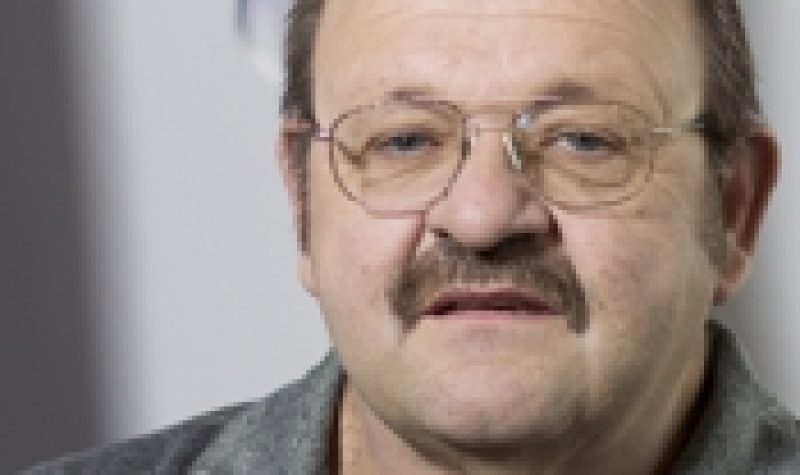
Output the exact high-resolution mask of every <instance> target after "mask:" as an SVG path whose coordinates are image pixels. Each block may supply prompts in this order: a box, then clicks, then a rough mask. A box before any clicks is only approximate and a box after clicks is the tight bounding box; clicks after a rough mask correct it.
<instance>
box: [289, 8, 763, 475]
mask: <svg viewBox="0 0 800 475" xmlns="http://www.w3.org/2000/svg"><path fill="white" fill-rule="evenodd" d="M688 5H689V4H688V3H687V2H684V1H679V2H662V1H656V0H640V1H634V0H629V1H623V0H592V1H587V0H503V1H500V2H485V1H477V0H393V1H392V2H375V1H372V0H369V1H368V0H337V1H331V2H328V5H327V7H326V10H325V13H324V16H323V19H322V24H321V27H320V32H319V37H318V44H317V57H316V60H315V70H316V88H315V100H316V107H317V114H318V119H319V121H320V122H321V123H322V124H329V123H331V121H332V120H333V119H334V118H335V117H336V116H337V115H338V114H340V113H341V112H343V111H345V110H348V109H351V108H353V107H355V106H358V105H362V104H368V103H371V102H373V101H375V100H376V99H379V98H380V97H382V96H383V95H384V94H385V93H386V92H387V91H389V90H392V89H394V88H401V87H423V88H425V89H427V90H430V91H431V95H433V96H434V97H437V98H446V99H448V100H451V101H454V102H456V103H458V104H459V105H461V106H462V107H464V108H467V109H470V108H472V107H473V106H475V105H479V104H491V103H495V102H497V101H498V100H502V101H511V100H514V99H517V98H522V99H524V98H528V97H530V96H531V95H535V94H537V93H540V92H541V91H546V90H548V88H549V87H551V86H552V85H553V84H555V83H557V82H558V81H560V80H563V79H568V80H571V81H576V82H580V83H583V84H587V85H589V86H591V88H592V89H594V90H595V91H596V92H597V94H598V95H599V96H600V97H601V98H603V99H611V100H619V101H624V102H627V103H630V104H634V105H636V106H637V107H639V108H640V109H642V110H643V111H644V112H645V113H646V114H648V116H649V117H651V118H652V119H653V120H655V121H657V122H659V123H662V124H665V125H676V124H681V123H684V122H686V121H688V120H690V119H692V118H693V117H694V116H695V115H696V114H697V113H698V112H699V111H700V110H701V107H702V104H703V98H704V92H703V91H704V88H703V84H705V76H704V75H705V68H704V63H703V61H704V60H703V58H702V56H701V48H700V46H699V38H700V35H699V33H698V32H697V31H696V28H697V26H696V23H695V21H694V19H693V16H692V13H691V11H690V9H689V7H688ZM487 72H491V74H487ZM293 125H294V124H292V123H290V122H289V121H287V122H286V123H285V124H284V134H283V135H282V137H283V140H282V142H281V143H280V154H279V155H280V157H281V164H282V169H283V171H284V178H285V181H286V185H287V188H288V189H289V192H290V194H291V196H292V197H293V199H294V204H295V209H296V211H297V210H298V209H299V207H300V204H299V201H298V197H299V196H300V195H299V193H297V183H296V182H295V179H294V176H293V174H292V173H290V172H289V170H290V166H289V162H290V154H291V150H292V146H293V144H292V143H291V142H290V139H289V137H290V136H291V134H290V133H289V132H290V131H291V129H292V127H293ZM754 130H755V131H754V133H753V136H751V137H747V138H745V139H743V140H742V141H741V143H740V144H739V145H738V146H737V148H736V153H737V154H738V155H739V157H738V158H739V159H738V160H736V161H735V164H734V165H733V167H732V168H731V171H730V173H728V174H727V175H726V176H727V177H728V178H727V179H726V181H725V182H724V183H723V187H722V190H721V192H722V196H724V197H726V200H725V201H724V204H723V206H724V209H723V210H722V212H723V216H724V219H723V226H724V229H722V230H721V232H723V233H724V238H723V239H724V241H725V242H726V243H727V244H728V246H727V249H726V252H725V259H724V262H723V263H722V264H721V265H713V264H712V262H711V261H710V259H709V256H708V252H707V248H706V246H705V245H704V242H703V239H701V238H700V236H701V234H702V233H701V230H702V229H703V226H706V225H707V224H708V212H707V208H708V207H707V206H704V205H703V203H704V200H707V195H708V188H707V187H708V183H709V182H710V181H709V179H708V176H709V173H710V172H709V171H708V168H707V164H706V156H705V155H706V154H705V148H704V144H703V142H702V139H701V138H700V137H698V136H696V135H693V134H681V135H679V136H677V137H676V138H675V139H674V140H672V141H671V142H669V143H668V144H667V145H665V146H663V147H661V148H660V149H659V151H658V158H657V160H656V165H655V172H654V175H653V178H652V180H651V182H650V183H649V184H648V186H647V188H646V189H645V190H644V191H643V192H642V193H641V194H639V195H637V196H636V197H635V198H634V199H633V200H631V201H629V202H626V203H624V204H621V205H617V206H614V207H610V208H604V209H600V210H593V211H583V212H574V211H573V212H568V211H565V210H561V209H558V208H556V207H552V206H548V205H546V204H543V203H541V202H539V201H538V200H536V199H535V196H533V195H532V194H531V193H530V192H529V191H528V190H525V189H523V187H521V186H520V185H519V182H518V181H517V180H515V177H514V176H513V172H512V171H511V170H510V169H509V167H508V166H507V163H506V160H508V158H507V157H506V156H505V154H504V153H503V148H502V143H501V142H500V139H499V136H497V135H492V134H488V135H486V136H482V137H481V140H480V142H479V145H478V146H477V147H476V148H475V149H474V150H473V152H472V154H471V155H470V157H469V160H468V162H467V165H466V167H465V168H464V170H463V171H462V173H461V175H460V176H459V179H458V181H457V182H456V183H455V185H454V186H453V188H452V189H451V191H450V193H449V194H448V196H447V198H446V199H444V200H442V201H440V202H438V203H437V204H436V205H435V206H433V207H432V208H431V209H429V210H428V211H426V212H424V213H417V214H414V215H407V216H403V217H393V218H387V217H380V216H375V215H371V214H370V213H367V212H366V211H365V210H364V209H363V208H361V207H359V206H358V205H357V204H355V203H353V202H351V201H349V200H347V198H346V197H345V196H344V195H343V194H342V193H341V191H340V190H339V188H338V187H337V185H336V183H335V182H334V180H333V178H332V176H331V173H330V170H329V169H328V162H327V147H326V146H325V145H324V144H317V145H314V146H313V147H312V149H311V152H310V153H311V154H312V156H311V158H310V161H309V163H310V165H309V167H310V168H309V175H308V179H309V182H308V189H309V193H308V197H307V199H308V200H309V203H308V212H309V217H308V225H309V228H310V233H309V238H310V240H309V243H308V244H309V245H308V249H307V252H305V253H303V254H302V255H301V256H300V274H301V278H302V281H303V284H304V285H305V287H306V288H307V289H308V291H309V292H310V293H311V294H312V295H313V296H315V297H316V298H317V299H318V300H319V304H320V307H321V309H322V313H323V315H324V317H325V320H326V323H327V325H328V328H329V331H330V335H331V338H332V340H333V343H334V345H335V347H336V349H337V353H338V355H339V357H340V359H341V361H342V364H343V366H344V368H345V370H346V372H347V376H348V378H347V383H346V387H345V391H344V394H345V396H344V400H343V404H342V406H341V408H340V422H341V424H340V425H341V428H342V430H341V440H340V441H339V443H340V445H341V448H342V454H341V457H342V461H343V472H344V473H383V474H392V473H399V474H407V473H469V474H473V473H474V474H479V473H504V474H506V473H508V474H513V473H520V474H522V473H525V474H528V473H531V474H532V473H548V474H549V473H553V474H555V473H576V474H577V473H609V474H611V473H613V474H625V473H653V472H656V471H659V470H664V469H666V468H667V467H668V466H669V464H670V462H671V459H672V457H673V456H674V453H675V451H676V450H677V449H678V448H679V446H680V443H681V440H682V437H683V434H684V432H685V431H686V430H687V429H686V428H687V427H689V426H690V424H691V420H690V417H689V412H690V410H691V408H692V405H693V403H694V401H695V399H696V395H697V394H698V392H699V390H700V388H701V386H702V380H703V375H704V371H705V364H706V355H707V349H708V345H709V342H708V341H707V336H706V332H705V323H706V318H707V315H708V311H709V308H710V307H711V306H712V304H713V303H714V301H715V299H716V301H717V302H718V303H721V302H722V301H724V300H725V299H726V298H727V297H728V296H729V295H731V294H733V293H734V292H735V290H736V289H737V288H738V287H739V286H740V285H741V282H742V281H743V280H744V276H745V275H746V273H747V268H748V263H749V260H750V256H751V255H752V252H753V248H754V246H755V241H756V236H757V231H758V228H759V224H760V221H761V216H762V214H763V212H764V209H765V208H766V203H767V198H768V196H769V192H770V190H771V189H772V186H773V184H774V182H775V180H776V177H777V168H778V167H777V149H776V146H775V144H774V141H773V140H772V139H771V137H770V136H769V134H768V133H767V132H766V131H765V130H763V129H754ZM520 234H532V235H537V236H540V237H542V238H543V239H547V240H548V242H551V243H553V245H554V246H557V247H558V249H559V250H560V251H561V252H562V253H563V254H564V255H565V256H567V257H568V258H569V259H570V261H571V262H572V263H573V265H574V268H575V272H576V273H577V276H578V278H579V280H580V283H581V285H582V286H583V289H584V292H585V294H586V296H585V297H586V303H587V305H588V322H587V326H586V328H585V329H584V330H582V331H575V329H574V328H570V326H569V325H568V324H567V321H566V318H558V316H554V318H549V319H545V320H540V321H536V322H533V323H532V322H531V321H521V320H512V319H501V320H492V321H487V320H484V319H459V320H447V321H442V320H433V319H422V320H421V321H419V322H418V323H417V324H416V325H414V326H413V327H411V328H408V327H405V326H404V325H403V324H402V322H401V321H400V318H399V317H398V316H397V315H395V314H394V313H393V312H392V308H391V305H390V302H389V298H388V297H387V289H388V288H390V287H391V285H392V283H393V282H394V281H395V279H397V277H398V275H399V274H400V273H401V272H402V270H403V269H404V268H406V267H407V266H409V265H410V264H411V263H413V262H415V259H417V258H419V256H421V255H423V254H424V253H425V252H426V251H427V250H430V249H432V248H434V247H435V246H436V245H437V241H439V240H441V239H443V238H442V236H448V237H449V239H452V240H453V241H455V242H457V243H458V244H459V245H461V246H462V247H464V248H465V249H473V250H476V251H478V250H482V249H490V248H493V247H497V246H500V245H502V243H503V242H504V241H506V240H508V239H509V238H510V237H512V236H516V235H520ZM483 285H484V286H485V287H486V288H490V287H491V285H492V283H491V282H489V283H484V284H483ZM479 290H480V289H479ZM562 317H563V316H562Z"/></svg>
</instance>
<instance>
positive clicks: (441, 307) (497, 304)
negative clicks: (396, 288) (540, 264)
mask: <svg viewBox="0 0 800 475" xmlns="http://www.w3.org/2000/svg"><path fill="white" fill-rule="evenodd" d="M555 310H556V309H555V307H554V306H553V305H552V304H551V303H550V302H548V301H546V300H545V299H544V298H543V297H541V296H539V295H536V294H534V293H531V292H528V291H523V290H519V289H493V290H488V289H453V290H447V291H443V292H439V293H437V294H436V295H435V297H434V298H433V299H432V300H431V301H430V302H429V303H428V305H426V306H425V308H424V311H423V314H425V315H432V316H445V315H448V314H451V313H455V312H464V311H495V312H522V313H534V314H552V313H555Z"/></svg>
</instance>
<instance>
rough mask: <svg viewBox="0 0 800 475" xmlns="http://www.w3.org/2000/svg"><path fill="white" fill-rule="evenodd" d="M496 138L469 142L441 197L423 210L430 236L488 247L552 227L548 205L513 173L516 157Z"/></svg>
mask: <svg viewBox="0 0 800 475" xmlns="http://www.w3.org/2000/svg"><path fill="white" fill-rule="evenodd" d="M501 136H502V135H501V134H497V133H492V134H486V135H484V136H482V137H481V140H478V141H477V143H475V146H474V147H473V148H472V150H470V155H469V156H468V157H467V160H466V162H465V164H464V168H463V169H462V170H461V173H460V174H459V176H458V178H457V180H456V181H455V183H453V185H452V186H451V188H450V189H449V190H448V193H447V195H446V196H445V197H444V198H443V199H442V200H440V201H439V202H437V203H436V204H435V205H434V206H433V207H432V208H431V209H430V210H429V211H428V216H427V227H428V229H429V230H430V231H431V232H433V233H434V235H436V236H440V237H447V238H449V239H452V240H454V241H456V242H458V243H459V244H461V245H462V246H464V247H471V248H475V249H489V248H493V247H496V246H497V245H498V244H499V243H500V242H502V241H504V240H505V239H507V238H509V237H511V236H514V235H519V234H525V233H535V234H540V233H546V232H550V231H552V230H553V229H554V226H555V224H554V223H555V222H554V218H553V216H552V214H551V213H550V210H549V208H548V206H547V205H546V204H545V203H544V202H542V200H540V199H539V198H538V196H537V193H536V190H535V189H533V188H532V187H531V185H530V184H529V182H528V181H527V179H526V178H523V177H522V176H521V174H520V173H518V167H517V164H516V163H515V162H514V161H515V160H518V157H515V156H513V154H512V153H511V152H512V151H511V150H510V149H509V147H508V142H507V140H505V139H506V138H507V137H506V136H502V138H503V140H501Z"/></svg>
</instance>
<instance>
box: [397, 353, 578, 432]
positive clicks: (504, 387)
mask: <svg viewBox="0 0 800 475" xmlns="http://www.w3.org/2000/svg"><path fill="white" fill-rule="evenodd" d="M530 376H533V377H529V378H527V379H526V378H524V375H523V374H519V373H514V372H508V371H505V372H503V371H498V370H497V368H495V367H492V366H485V367H482V368H476V367H472V368H469V369H468V373H467V374H462V375H460V377H459V376H458V375H454V374H451V375H448V376H446V377H440V378H437V381H436V382H435V384H433V385H426V386H428V391H425V392H427V394H424V393H423V391H422V387H421V386H418V391H416V392H415V394H412V396H413V399H412V401H410V403H411V407H408V410H407V413H409V414H415V415H416V416H417V418H418V420H417V421H416V424H415V425H417V426H418V427H420V428H424V430H425V431H427V432H428V433H431V434H436V435H437V436H438V437H439V438H440V439H442V440H446V441H448V442H449V443H450V444H453V445H463V446H469V445H475V446H487V445H488V446H505V445H508V446H512V445H514V444H517V443H527V444H526V445H529V443H530V442H531V441H538V442H545V441H547V440H559V439H562V438H563V437H564V435H565V434H567V433H569V432H571V431H573V430H574V429H575V427H576V425H577V424H578V422H579V419H580V417H581V415H582V414H583V412H584V411H582V410H581V407H582V406H583V405H582V404H581V398H580V391H579V388H577V387H573V386H571V385H570V384H569V381H565V380H564V379H562V380H561V383H553V380H550V381H549V382H548V383H547V384H543V385H540V384H537V381H540V380H545V381H547V379H542V378H541V377H536V376H534V375H530ZM554 384H559V386H558V387H556V386H554Z"/></svg>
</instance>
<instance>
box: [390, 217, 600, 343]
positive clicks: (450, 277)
mask: <svg viewBox="0 0 800 475" xmlns="http://www.w3.org/2000/svg"><path fill="white" fill-rule="evenodd" d="M488 284H501V285H503V286H513V288H514V289H516V290H520V291H523V292H526V291H527V292H529V293H530V294H532V295H535V296H536V297H537V298H539V299H541V300H542V301H543V302H544V303H546V304H547V305H548V306H549V307H550V308H552V309H553V310H554V311H555V312H556V313H558V314H561V315H564V316H565V318H566V319H567V325H568V327H569V328H570V329H571V330H572V331H575V332H578V333H581V332H583V331H584V330H585V328H586V325H587V324H588V304H587V300H586V292H585V290H584V287H583V286H582V285H581V282H580V279H579V277H578V274H577V272H576V270H575V266H574V265H573V263H572V260H571V259H570V258H569V257H568V256H566V255H565V254H564V252H563V250H562V248H561V246H559V245H558V244H557V243H555V242H553V240H552V238H548V237H546V236H544V235H542V234H532V233H530V234H520V235H515V236H511V237H508V238H506V239H505V240H503V241H502V242H500V243H498V244H497V245H496V246H494V247H492V248H489V249H480V250H476V249H472V248H466V247H464V246H462V245H460V244H459V243H458V242H456V241H454V240H453V239H451V238H442V239H440V240H438V241H437V243H436V244H435V245H434V247H432V248H431V249H429V250H427V251H425V252H424V253H423V254H421V255H420V256H419V257H417V258H416V259H415V260H414V261H413V262H411V263H410V264H409V265H407V266H405V267H404V268H403V270H402V271H401V272H400V274H399V275H398V276H397V277H396V278H395V280H394V282H393V283H392V284H391V285H390V286H389V288H388V289H387V298H388V301H389V305H390V307H391V310H392V311H393V312H394V314H395V315H396V316H398V317H399V318H400V320H401V323H402V324H403V327H404V328H405V329H406V330H410V329H412V328H413V327H414V326H415V325H416V324H417V323H418V322H419V321H420V320H421V319H422V316H423V314H424V313H425V309H426V308H427V307H428V305H429V304H430V302H431V301H432V300H433V299H434V298H435V297H436V295H437V294H438V293H439V292H441V291H442V290H443V289H446V288H448V287H450V288H452V287H453V286H486V285H488Z"/></svg>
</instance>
